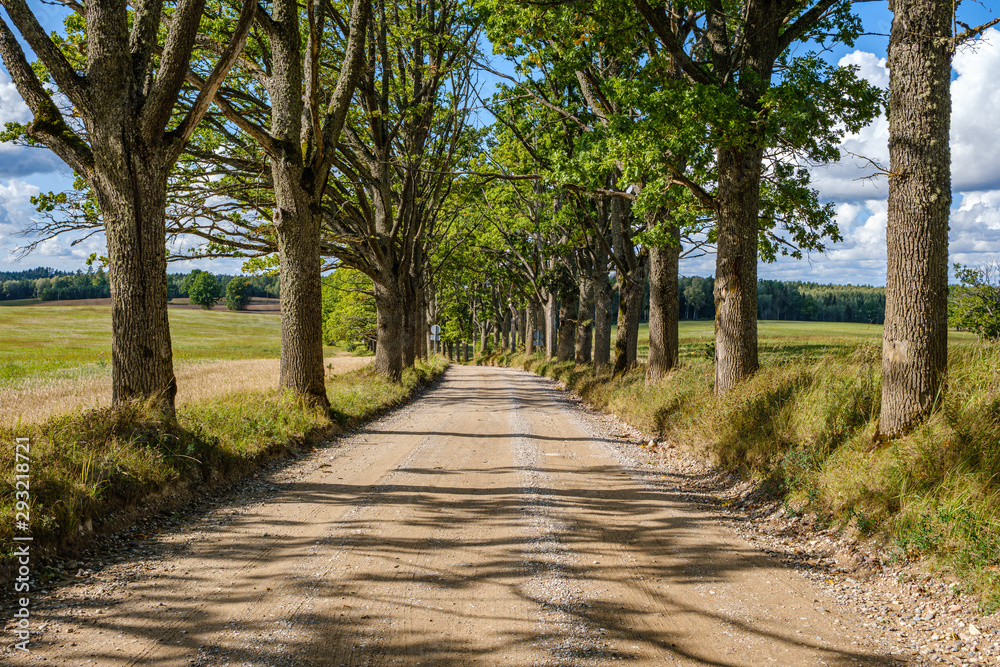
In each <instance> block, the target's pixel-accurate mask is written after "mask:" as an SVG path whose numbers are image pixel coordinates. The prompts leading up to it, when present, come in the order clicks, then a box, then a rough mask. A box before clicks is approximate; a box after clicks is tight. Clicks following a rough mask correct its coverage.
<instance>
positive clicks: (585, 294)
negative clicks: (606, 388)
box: [575, 253, 594, 364]
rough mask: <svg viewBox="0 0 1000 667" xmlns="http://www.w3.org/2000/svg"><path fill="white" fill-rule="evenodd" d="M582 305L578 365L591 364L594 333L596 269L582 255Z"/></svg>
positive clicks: (577, 349) (578, 318) (579, 323)
mask: <svg viewBox="0 0 1000 667" xmlns="http://www.w3.org/2000/svg"><path fill="white" fill-rule="evenodd" d="M579 261H580V276H579V281H580V305H579V309H578V311H577V318H576V319H577V323H576V351H575V356H576V363H578V364H588V363H590V358H591V355H590V350H591V348H592V347H593V342H594V341H593V331H594V267H593V265H592V262H591V260H590V258H589V257H585V256H584V255H583V253H581V255H580V260H579Z"/></svg>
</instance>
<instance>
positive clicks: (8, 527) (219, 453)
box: [0, 357, 447, 570]
mask: <svg viewBox="0 0 1000 667" xmlns="http://www.w3.org/2000/svg"><path fill="white" fill-rule="evenodd" d="M446 366H447V362H446V361H445V360H443V359H442V358H440V357H436V358H434V359H432V361H431V362H430V364H429V365H423V364H418V365H417V366H416V367H415V368H411V369H407V370H406V371H405V373H404V376H403V380H402V382H400V383H392V382H389V381H387V380H385V379H384V378H382V377H380V376H378V375H375V374H374V373H372V372H370V371H368V370H361V371H355V372H352V373H344V374H341V375H337V376H334V377H332V378H329V379H328V381H327V394H328V396H329V398H330V402H331V404H332V405H333V406H334V409H333V410H332V411H330V412H329V413H326V412H324V411H322V410H319V409H317V408H314V407H311V406H309V405H307V404H305V403H303V402H302V401H301V400H297V399H296V398H295V397H294V396H292V395H290V394H288V393H287V392H282V391H269V392H248V393H241V394H230V395H228V396H225V397H222V398H218V399H215V400H211V401H206V402H203V403H198V404H195V405H189V406H182V407H181V408H179V409H178V414H177V424H176V425H175V426H164V425H163V424H162V423H161V422H158V421H157V420H156V419H155V418H154V416H153V414H152V412H151V411H150V410H149V409H148V407H147V406H144V405H142V404H138V403H132V404H128V405H125V406H123V407H121V408H116V409H110V408H109V409H102V410H94V411H90V412H86V413H83V414H76V415H70V416H65V417H58V418H52V419H49V420H48V421H46V422H44V423H42V424H38V425H35V426H27V427H0V442H3V443H4V446H3V448H2V449H0V470H4V471H8V473H10V474H4V475H3V476H2V477H0V544H4V545H7V546H6V547H4V549H6V551H4V552H3V553H2V554H0V557H2V558H0V570H3V569H4V568H5V567H9V566H10V563H11V561H10V559H9V557H10V554H11V550H12V549H13V547H12V546H10V545H12V544H13V542H12V541H11V539H10V537H11V535H12V533H13V529H14V518H15V509H16V507H15V490H16V489H15V487H14V475H13V471H14V470H15V467H14V466H15V463H16V461H15V450H14V447H13V444H14V439H15V438H17V437H27V438H30V440H31V463H30V497H31V533H32V536H33V537H34V546H35V548H37V549H41V550H44V549H48V550H52V549H55V548H65V547H68V546H71V545H73V544H74V542H79V540H80V537H81V536H83V537H84V539H85V538H86V536H87V534H84V533H82V532H81V526H86V525H87V524H88V521H89V522H90V523H91V525H92V526H93V528H94V529H95V530H97V531H100V530H102V529H107V528H112V527H114V526H115V525H121V524H122V522H124V521H127V520H128V512H129V511H131V510H133V509H134V508H136V507H137V506H139V505H140V504H141V503H142V502H143V501H145V500H147V499H149V498H150V497H156V496H158V495H162V494H164V492H165V491H166V490H168V489H170V490H173V491H179V492H180V493H181V495H182V496H185V495H186V494H189V493H190V492H191V490H192V489H195V488H197V489H199V490H204V489H205V488H206V486H205V485H206V484H213V483H221V482H228V481H233V480H236V479H238V478H239V477H241V476H243V475H245V474H247V473H249V472H251V471H252V470H254V469H255V468H257V467H259V465H260V464H261V463H262V462H263V461H266V460H268V459H270V458H273V457H275V456H280V455H282V454H284V453H286V452H288V451H290V450H292V449H294V448H296V447H301V446H310V445H311V444H313V443H315V442H317V441H319V440H321V439H324V438H326V437H329V436H330V435H331V434H333V433H336V432H337V431H339V430H340V429H342V428H344V427H349V426H352V425H356V424H358V423H359V422H361V421H364V420H367V419H370V418H371V417H373V416H375V415H377V414H379V413H380V412H382V411H384V410H386V409H388V408H390V407H393V406H395V405H399V404H400V403H402V402H403V401H405V400H407V398H408V397H409V396H411V395H412V394H413V393H414V392H415V391H416V390H417V389H418V388H420V387H421V386H424V385H426V384H427V383H428V382H430V381H431V380H432V379H434V378H435V377H437V376H438V375H440V374H441V373H442V372H443V371H444V369H445V368H446Z"/></svg>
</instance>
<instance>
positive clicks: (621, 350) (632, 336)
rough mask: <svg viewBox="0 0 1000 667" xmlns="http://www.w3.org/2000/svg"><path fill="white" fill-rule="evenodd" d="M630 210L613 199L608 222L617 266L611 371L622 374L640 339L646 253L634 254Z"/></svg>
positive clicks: (632, 358) (627, 368) (630, 365)
mask: <svg viewBox="0 0 1000 667" xmlns="http://www.w3.org/2000/svg"><path fill="white" fill-rule="evenodd" d="M630 216H631V212H630V211H629V210H628V207H627V206H626V204H625V202H623V201H622V200H620V199H612V200H611V205H610V222H611V237H612V241H613V243H612V248H613V250H614V253H615V256H616V258H617V261H616V262H615V266H616V267H617V269H618V279H617V280H618V329H617V331H616V332H615V360H614V368H613V373H614V374H615V375H618V374H619V373H624V372H625V371H627V370H629V369H630V368H632V367H633V366H635V362H636V353H637V350H638V342H639V312H640V310H641V309H642V301H643V299H644V298H645V296H646V268H647V265H648V258H649V255H648V254H647V253H645V252H641V253H640V254H636V252H635V244H634V243H633V242H632V233H631V221H630V219H629V218H630Z"/></svg>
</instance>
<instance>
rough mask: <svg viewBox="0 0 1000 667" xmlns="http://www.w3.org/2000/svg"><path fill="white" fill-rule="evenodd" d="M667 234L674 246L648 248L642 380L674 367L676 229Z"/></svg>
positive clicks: (658, 376) (677, 300)
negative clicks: (646, 329)
mask: <svg viewBox="0 0 1000 667" xmlns="http://www.w3.org/2000/svg"><path fill="white" fill-rule="evenodd" d="M668 234H669V236H670V238H671V239H673V240H674V241H675V242H676V245H671V246H668V247H666V248H650V249H649V360H648V362H647V363H646V382H657V381H659V380H660V379H662V378H663V377H664V376H665V375H666V374H667V373H669V372H670V371H671V370H673V368H674V367H675V366H677V355H678V319H679V316H680V312H679V309H680V294H679V292H678V282H677V267H678V259H679V258H680V252H681V246H680V230H678V229H677V228H676V227H673V228H671V229H670V230H669V232H668Z"/></svg>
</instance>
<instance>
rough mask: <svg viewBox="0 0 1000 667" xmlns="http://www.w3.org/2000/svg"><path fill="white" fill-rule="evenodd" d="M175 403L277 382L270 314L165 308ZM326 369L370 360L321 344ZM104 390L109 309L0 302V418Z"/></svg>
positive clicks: (61, 409) (91, 399) (275, 325)
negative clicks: (0, 303)
mask: <svg viewBox="0 0 1000 667" xmlns="http://www.w3.org/2000/svg"><path fill="white" fill-rule="evenodd" d="M169 316H170V333H171V338H172V342H173V350H174V363H175V367H176V373H177V386H178V395H177V400H178V403H180V404H184V403H188V402H191V401H198V400H201V399H205V398H210V397H213V396H218V395H223V394H228V393H231V392H235V391H264V390H270V389H274V388H276V387H277V382H278V359H279V357H280V354H281V322H280V319H279V318H278V316H277V315H273V314H266V315H258V314H253V313H233V312H227V311H221V312H220V311H202V310H187V309H180V308H171V309H170V310H169ZM324 352H325V355H326V356H327V366H328V373H341V372H346V371H350V370H356V369H358V368H361V367H362V366H364V365H366V364H367V363H368V362H369V361H370V360H368V359H364V358H359V357H354V356H353V355H348V354H346V353H344V352H342V351H341V350H339V349H338V348H336V347H327V348H325V350H324ZM110 396H111V309H110V308H109V307H107V306H21V307H19V306H10V307H6V308H0V423H4V424H12V423H16V422H17V420H18V419H20V420H21V421H23V422H25V423H34V422H37V421H39V420H41V419H45V418H46V417H48V416H50V415H54V414H66V413H69V412H72V411H78V410H82V409H90V408H96V407H103V406H106V405H107V404H108V402H109V400H110Z"/></svg>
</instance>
